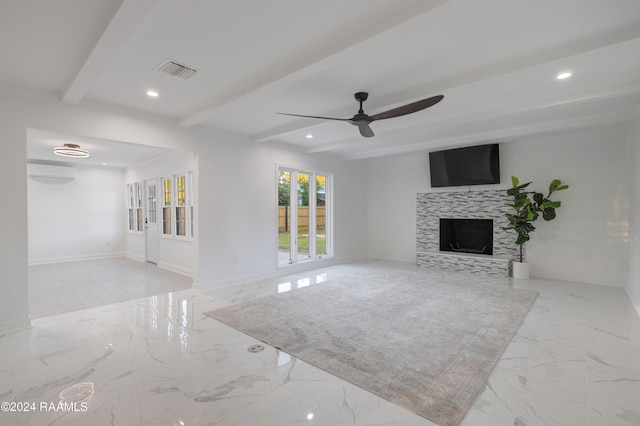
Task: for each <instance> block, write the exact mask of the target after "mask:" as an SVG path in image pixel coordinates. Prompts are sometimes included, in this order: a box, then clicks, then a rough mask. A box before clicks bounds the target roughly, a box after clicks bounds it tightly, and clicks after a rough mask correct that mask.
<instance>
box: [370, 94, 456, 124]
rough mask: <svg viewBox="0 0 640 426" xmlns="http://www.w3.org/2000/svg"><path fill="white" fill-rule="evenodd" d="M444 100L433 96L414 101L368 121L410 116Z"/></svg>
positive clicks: (371, 116)
mask: <svg viewBox="0 0 640 426" xmlns="http://www.w3.org/2000/svg"><path fill="white" fill-rule="evenodd" d="M443 98H444V96H443V95H438V96H433V97H431V98H427V99H423V100H421V101H416V102H413V103H411V104H407V105H403V106H400V107H397V108H394V109H390V110H389V111H384V112H380V113H378V114H373V115H370V116H369V121H370V122H371V121H375V120H384V119H385V118H393V117H400V116H402V115H407V114H412V113H414V112H418V111H420V110H423V109H425V108H429V107H430V106H433V105H435V104H437V103H438V102H440V101H441V100H442V99H443Z"/></svg>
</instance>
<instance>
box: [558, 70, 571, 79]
mask: <svg viewBox="0 0 640 426" xmlns="http://www.w3.org/2000/svg"><path fill="white" fill-rule="evenodd" d="M569 77H571V73H570V72H568V71H565V72H561V73H560V74H558V76H557V77H556V78H557V79H558V80H564V79H565V78H569Z"/></svg>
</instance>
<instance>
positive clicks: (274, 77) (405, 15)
mask: <svg viewBox="0 0 640 426" xmlns="http://www.w3.org/2000/svg"><path fill="white" fill-rule="evenodd" d="M448 1H450V0H429V1H427V0H421V1H416V2H413V3H412V4H411V5H410V6H408V7H405V8H403V9H399V10H396V11H395V13H391V14H388V15H386V16H385V17H384V18H382V19H380V20H378V21H375V22H373V23H368V24H367V25H366V26H364V27H358V28H357V29H356V30H354V31H353V32H351V34H349V35H347V36H340V37H337V36H336V37H335V38H333V39H331V40H330V41H328V42H327V43H326V44H325V45H324V46H321V47H318V48H317V49H315V50H312V51H311V52H310V53H308V54H306V55H303V56H300V57H296V58H293V59H292V60H291V61H289V62H287V63H285V64H283V65H281V66H280V67H278V68H277V69H272V70H263V71H261V72H260V73H259V75H258V76H257V77H256V78H255V79H253V80H251V81H245V82H243V83H242V84H240V85H237V86H235V87H232V88H229V90H227V91H225V92H224V93H222V94H220V95H218V96H216V97H214V98H211V99H209V100H208V101H207V102H206V103H205V104H204V105H202V106H200V107H198V108H196V109H194V110H193V111H191V112H190V113H188V114H186V115H184V116H183V117H182V118H181V119H180V124H181V125H182V126H186V127H191V126H194V125H196V124H200V123H202V122H203V121H206V120H207V119H208V118H209V117H211V116H212V115H213V114H214V113H215V111H216V110H217V109H218V108H220V107H222V106H224V105H226V104H229V103H231V102H233V101H235V100H237V99H240V98H242V97H244V96H246V95H248V94H250V93H253V92H255V91H257V90H260V89H262V88H266V87H267V86H270V85H272V84H275V83H277V82H279V81H281V80H283V79H285V78H287V77H292V76H294V75H296V74H300V75H304V73H305V72H312V71H313V70H314V69H315V67H319V66H322V65H320V64H321V63H324V62H326V61H330V59H331V58H332V57H334V56H336V55H337V54H339V53H340V52H343V51H344V50H346V49H348V48H350V47H353V46H355V45H357V44H359V43H361V42H363V41H365V40H367V39H369V38H371V37H373V36H375V35H377V34H380V33H382V32H384V31H387V30H389V29H391V28H394V27H396V26H398V25H401V24H403V23H405V22H407V21H409V20H411V19H413V18H415V17H417V16H419V15H422V14H424V13H426V12H428V11H430V10H433V9H435V8H436V7H439V6H440V5H442V4H444V3H447V2H448Z"/></svg>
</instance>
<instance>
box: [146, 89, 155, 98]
mask: <svg viewBox="0 0 640 426" xmlns="http://www.w3.org/2000/svg"><path fill="white" fill-rule="evenodd" d="M147 95H148V96H151V97H152V98H157V97H158V92H154V91H153V90H148V91H147Z"/></svg>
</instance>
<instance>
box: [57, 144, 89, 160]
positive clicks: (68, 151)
mask: <svg viewBox="0 0 640 426" xmlns="http://www.w3.org/2000/svg"><path fill="white" fill-rule="evenodd" d="M53 153H54V154H56V155H60V156H62V157H70V158H88V157H89V151H87V150H86V149H81V148H80V146H79V145H76V144H73V143H65V144H64V145H63V146H57V147H55V148H53Z"/></svg>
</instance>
